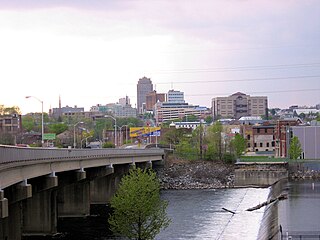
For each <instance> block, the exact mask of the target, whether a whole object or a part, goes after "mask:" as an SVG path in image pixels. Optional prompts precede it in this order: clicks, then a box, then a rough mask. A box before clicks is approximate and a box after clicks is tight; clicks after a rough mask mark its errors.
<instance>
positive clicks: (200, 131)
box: [199, 119, 202, 160]
mask: <svg viewBox="0 0 320 240" xmlns="http://www.w3.org/2000/svg"><path fill="white" fill-rule="evenodd" d="M199 136H200V139H199V145H200V149H199V150H200V159H201V160H202V125H201V119H200V129H199Z"/></svg>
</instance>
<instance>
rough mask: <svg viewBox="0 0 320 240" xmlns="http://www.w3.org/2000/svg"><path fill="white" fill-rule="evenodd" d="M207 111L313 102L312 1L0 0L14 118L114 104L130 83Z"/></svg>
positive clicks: (4, 87) (2, 51)
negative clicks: (221, 105) (214, 106)
mask: <svg viewBox="0 0 320 240" xmlns="http://www.w3.org/2000/svg"><path fill="white" fill-rule="evenodd" d="M143 76H146V77H149V78H151V80H152V82H153V84H155V85H156V90H157V91H158V92H165V93H166V92H168V90H169V89H175V90H180V91H183V92H184V93H185V98H186V101H187V102H189V103H191V104H199V105H202V106H207V107H211V99H212V98H214V97H218V96H228V95H231V94H233V93H235V92H238V91H240V92H243V93H247V94H250V95H258V96H268V99H269V107H280V108H287V107H289V106H291V105H296V104H298V105H316V104H319V103H320V1H319V0H314V1H312V0H305V1H301V0H296V1H294V0H292V1H291V0H283V1H281V0H266V1H262V0H261V1H260V0H259V1H257V0H251V1H250V0H248V1H245V0H221V1H218V0H197V1H196V0H194V1H188V0H181V1H179V0H174V1H173V0H159V1H156V0H148V1H147V0H141V1H135V0H117V1H116V0H105V1H103V0H100V1H99V0H90V1H89V0H87V1H85V0H77V1H76V0H74V1H65V0H60V1H59V0H57V1H52V0H42V1H35V0H28V1H24V0H21V1H19V0H6V1H4V0H0V80H1V95H0V104H4V105H6V106H13V105H17V106H19V107H20V108H21V110H22V112H23V114H25V113H27V112H39V111H40V110H41V105H40V103H39V102H38V101H37V100H36V99H25V96H27V95H32V96H35V97H37V98H38V99H40V100H42V101H43V102H44V110H45V111H48V109H49V108H50V107H58V100H59V95H60V96H61V99H62V106H66V105H69V106H74V105H77V106H78V107H84V108H85V110H89V109H90V107H91V106H93V105H96V104H107V103H111V102H117V101H118V99H119V98H121V97H125V96H126V95H128V96H129V97H130V99H131V102H132V103H133V106H135V103H136V84H137V82H138V80H139V78H141V77H143Z"/></svg>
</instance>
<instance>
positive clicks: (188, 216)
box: [25, 180, 320, 240]
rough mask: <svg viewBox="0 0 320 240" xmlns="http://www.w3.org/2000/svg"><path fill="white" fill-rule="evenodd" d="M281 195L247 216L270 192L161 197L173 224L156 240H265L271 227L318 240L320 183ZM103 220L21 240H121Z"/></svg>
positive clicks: (296, 185) (284, 188)
mask: <svg viewBox="0 0 320 240" xmlns="http://www.w3.org/2000/svg"><path fill="white" fill-rule="evenodd" d="M279 192H284V193H287V194H288V199H286V200H284V201H280V202H276V203H275V204H270V205H268V207H267V210H266V208H265V207H263V208H261V209H259V210H256V211H253V212H248V211H245V210H246V209H248V208H250V207H254V206H256V205H258V204H260V203H262V202H265V201H266V200H267V198H268V196H269V194H270V188H240V189H236V188H234V189H210V190H165V191H162V193H161V196H162V198H163V199H164V200H167V201H168V202H169V205H168V208H167V214H168V216H169V218H171V221H172V222H171V224H170V226H169V227H168V228H167V229H164V230H162V231H161V232H160V234H159V235H157V237H156V239H157V240H168V239H170V240H180V239H181V240H183V239H187V240H188V239H199V240H205V239H210V240H211V239H213V240H220V239H221V240H222V239H225V240H229V239H232V240H234V239H246V240H250V239H252V240H255V239H258V238H259V239H268V238H269V236H270V232H271V231H270V230H269V227H268V226H274V228H273V229H275V232H276V233H278V232H279V229H280V225H281V229H282V232H283V235H282V236H283V239H290V237H291V239H320V181H319V180H318V181H313V180H304V181H297V182H296V181H289V182H288V181H286V182H285V183H284V184H282V183H281V184H280V183H279V184H277V185H276V186H274V188H273V190H272V194H276V195H278V194H279ZM96 207H97V206H96ZM222 208H225V209H228V210H230V211H233V212H235V214H232V213H230V212H228V211H225V210H223V209H222ZM265 210H266V211H265ZM107 215H108V209H106V208H105V207H103V206H101V205H100V206H98V208H97V209H96V213H95V215H93V216H90V217H87V218H81V219H59V222H58V231H59V232H60V233H62V234H58V235H56V236H54V237H53V238H34V237H28V238H25V239H27V240H29V239H32V240H34V239H37V240H39V239H65V240H66V239H68V240H106V239H121V238H115V237H113V236H112V233H110V232H109V231H108V228H107V218H106V216H107ZM262 222H263V224H262V225H261V223H262ZM270 223H271V225H270ZM258 233H259V237H258ZM310 234H313V235H314V237H312V236H311V235H310ZM278 236H280V235H278Z"/></svg>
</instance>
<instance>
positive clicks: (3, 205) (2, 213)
mask: <svg viewBox="0 0 320 240" xmlns="http://www.w3.org/2000/svg"><path fill="white" fill-rule="evenodd" d="M8 211H9V209H8V199H6V198H5V197H4V192H3V190H1V189H0V218H6V217H8V216H9V213H8Z"/></svg>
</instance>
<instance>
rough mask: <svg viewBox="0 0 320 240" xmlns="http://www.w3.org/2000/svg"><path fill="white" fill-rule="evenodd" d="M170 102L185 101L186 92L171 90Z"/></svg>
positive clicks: (168, 95) (168, 96)
mask: <svg viewBox="0 0 320 240" xmlns="http://www.w3.org/2000/svg"><path fill="white" fill-rule="evenodd" d="M167 99H168V102H169V103H184V102H185V101H184V93H183V92H180V91H175V90H169V92H168V94H167Z"/></svg>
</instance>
